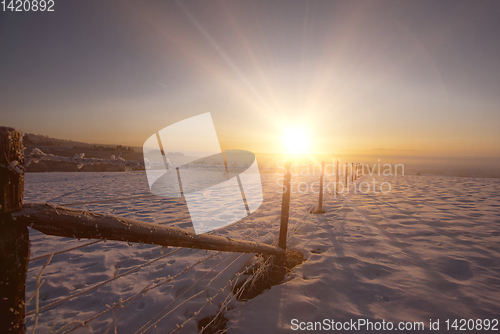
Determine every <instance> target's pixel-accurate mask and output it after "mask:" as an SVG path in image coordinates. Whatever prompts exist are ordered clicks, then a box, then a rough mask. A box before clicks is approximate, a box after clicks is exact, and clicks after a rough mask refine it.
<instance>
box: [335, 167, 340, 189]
mask: <svg viewBox="0 0 500 334" xmlns="http://www.w3.org/2000/svg"><path fill="white" fill-rule="evenodd" d="M339 164H340V160H337V177H336V178H335V194H336V195H338V194H339V190H338V187H339V182H340V177H339V173H340V171H339Z"/></svg>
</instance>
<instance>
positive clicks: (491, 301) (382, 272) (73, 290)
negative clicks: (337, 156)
mask: <svg viewBox="0 0 500 334" xmlns="http://www.w3.org/2000/svg"><path fill="white" fill-rule="evenodd" d="M261 177H262V183H263V190H264V203H263V204H262V206H261V207H260V209H259V210H258V211H257V212H256V213H255V214H253V215H252V216H250V217H247V218H245V219H243V220H242V221H240V222H238V223H236V224H234V225H231V226H228V227H225V228H223V229H220V230H217V231H214V232H212V233H213V234H215V235H222V236H228V237H231V238H239V239H250V240H257V241H263V242H267V243H270V242H272V241H273V240H274V238H275V237H276V236H277V234H278V229H279V221H278V218H279V214H280V206H281V194H279V193H278V192H279V191H280V190H281V187H280V186H279V185H278V182H277V181H278V179H279V178H281V177H282V175H278V174H271V173H267V174H262V175H261ZM318 178H319V177H317V176H296V177H295V176H294V178H293V179H294V182H296V184H297V183H298V182H300V181H304V182H306V183H307V184H311V183H313V182H315V181H318ZM373 178H374V177H372V176H364V177H363V178H362V179H361V180H360V181H369V182H372V179H373ZM375 178H376V180H377V181H378V182H379V184H380V183H381V182H384V181H385V182H390V183H391V185H392V190H391V191H390V192H388V193H380V192H378V193H373V191H370V192H369V193H367V194H363V193H361V192H359V191H357V192H354V189H353V188H352V187H351V188H350V192H349V193H348V194H341V195H339V196H337V197H334V196H332V195H329V194H327V195H326V196H325V201H324V205H323V207H324V209H325V210H326V213H325V214H322V215H312V214H309V213H308V210H309V209H310V208H311V206H313V205H314V204H316V202H317V196H318V195H317V194H314V193H311V192H310V191H309V192H306V193H295V194H292V200H291V215H292V219H291V221H290V227H289V246H290V247H291V248H294V249H297V250H299V251H301V252H303V254H304V256H305V258H306V259H307V260H306V261H305V262H304V263H303V264H301V265H299V266H298V267H296V268H295V269H294V271H293V272H292V273H291V274H289V275H288V276H287V277H286V279H285V283H283V284H280V285H276V286H273V287H272V288H271V289H270V290H267V291H265V292H264V293H263V294H261V295H259V296H257V297H255V298H254V299H251V300H249V301H246V302H237V301H235V300H233V302H232V303H231V309H230V310H229V312H228V313H227V314H226V317H227V318H228V319H229V322H228V324H227V328H228V329H229V331H228V332H229V333H257V332H260V333H282V332H283V333H289V332H292V330H291V325H292V324H291V321H292V319H298V321H302V322H307V321H323V319H334V320H335V321H337V320H343V321H349V320H350V319H353V320H357V319H360V318H364V319H372V321H382V320H385V321H392V322H394V323H395V324H397V323H398V322H400V321H405V322H406V321H411V322H414V321H422V322H424V323H425V325H426V329H428V328H427V326H428V324H429V319H433V320H437V319H438V318H440V319H441V323H440V325H441V332H445V331H444V330H443V327H444V323H443V321H445V320H446V319H451V320H454V319H494V318H496V319H499V320H500V307H499V305H500V197H499V195H500V179H488V178H482V179H481V178H454V177H440V176H404V177H403V176H394V177H384V176H376V177H375ZM326 181H330V180H329V178H327V179H326ZM302 189H304V188H302ZM295 190H296V189H295ZM149 194H150V192H149V188H148V184H147V180H146V175H145V174H144V173H38V174H26V189H25V201H26V202H50V203H56V204H66V205H68V204H72V207H75V208H81V209H86V210H91V211H95V212H101V213H109V214H114V215H117V216H123V217H130V218H135V219H139V220H143V221H147V222H151V223H156V224H167V225H171V226H178V227H181V228H191V226H190V225H191V223H190V220H189V212H188V210H187V207H186V206H185V204H184V202H183V200H182V199H177V198H176V199H162V198H158V197H151V196H149V197H146V196H145V197H138V198H135V199H122V200H119V201H112V200H114V199H119V198H124V197H130V196H143V195H149ZM81 202H84V203H87V204H79V205H73V204H75V203H81ZM30 238H31V241H32V246H31V258H32V259H34V258H36V257H38V256H41V255H44V254H50V253H52V252H56V251H60V250H64V249H67V248H72V247H75V246H78V245H80V244H85V243H88V242H89V240H80V241H79V240H73V239H66V238H59V237H50V236H46V235H43V234H41V233H39V232H37V231H35V230H30ZM173 251H175V253H172V254H170V255H169V252H173ZM252 258H253V256H252V255H250V254H243V255H241V254H229V253H222V254H221V253H217V252H206V251H202V250H191V249H175V248H172V249H162V248H161V247H158V246H151V245H138V244H131V245H128V244H127V243H120V242H114V241H106V242H104V241H101V242H98V243H95V244H92V245H89V246H86V247H82V248H78V249H75V250H71V251H68V252H64V253H61V254H55V255H54V256H53V258H52V260H51V261H50V263H49V265H48V266H47V267H46V268H45V269H44V271H43V274H42V276H41V281H44V283H43V284H42V285H41V287H40V292H39V307H40V309H41V312H40V315H39V318H38V323H37V325H36V331H35V332H37V333H38V332H40V333H47V332H49V331H50V329H51V328H52V327H53V326H54V327H53V329H52V332H53V333H54V332H57V331H58V330H59V329H61V327H62V326H64V325H65V324H68V323H71V322H75V324H76V323H78V321H84V320H87V319H92V317H94V316H96V315H98V314H99V313H101V312H104V311H106V310H107V309H109V307H110V306H113V305H114V304H115V303H117V302H119V301H120V300H122V301H125V302H124V303H123V305H125V306H126V307H124V308H114V309H113V310H111V311H110V312H108V313H104V314H103V315H101V316H99V317H97V318H95V319H93V320H91V321H90V322H88V323H86V325H84V324H82V325H81V326H80V327H78V328H77V329H76V330H75V331H74V332H76V333H88V332H95V333H104V332H106V330H107V329H109V332H110V333H113V332H114V331H115V324H116V329H117V332H118V333H135V332H136V331H139V330H140V329H141V328H142V329H141V330H144V329H146V328H147V327H149V326H150V325H151V324H152V323H154V322H155V321H156V320H158V319H160V318H161V320H160V321H158V323H157V324H156V325H155V326H152V327H151V328H150V329H149V331H148V332H151V333H169V332H170V331H172V330H174V329H176V325H181V324H182V323H184V322H185V321H186V320H188V319H190V318H191V317H193V315H194V314H195V312H197V311H198V310H199V309H200V308H201V307H202V306H204V307H203V308H202V310H201V311H200V313H199V314H197V315H195V316H194V318H193V319H192V320H191V321H188V322H187V323H186V324H185V325H183V326H182V328H181V329H180V331H179V332H181V333H196V332H197V331H198V329H197V321H198V320H199V319H202V318H204V317H206V316H211V315H215V314H216V313H217V311H218V309H219V305H220V303H221V302H222V300H224V299H226V298H231V297H232V292H231V289H230V285H229V284H228V281H229V280H231V279H235V277H236V275H237V273H241V272H242V271H243V270H244V269H245V268H246V267H247V266H248V265H249V264H250V263H251V262H252ZM47 259H48V258H47V257H45V258H41V259H39V260H35V261H33V262H31V263H30V269H29V272H28V282H27V298H29V297H31V295H32V294H33V292H34V291H35V290H36V289H35V287H36V282H37V275H38V273H39V272H40V270H41V269H42V267H43V266H44V264H45V263H46V261H47ZM139 266H142V267H139ZM187 267H190V268H189V269H188V270H186V268H187ZM131 270H135V271H133V272H131V273H130V274H126V275H123V276H120V275H122V274H124V273H126V272H128V271H131ZM169 277H170V278H169ZM106 280H111V281H110V282H108V283H106V284H104V285H102V286H99V287H97V288H96V289H94V290H90V291H88V292H85V291H86V289H89V288H91V287H93V286H95V285H96V284H99V283H100V282H104V281H106ZM145 288H152V289H151V290H149V291H147V292H146V293H141V291H143V289H145ZM81 292H85V293H81ZM79 293H81V295H78V296H77V297H75V298H72V299H69V300H66V301H62V302H61V303H59V304H57V305H55V306H54V307H52V308H49V309H43V307H44V306H46V305H49V304H51V303H53V302H56V301H58V300H61V299H62V298H67V297H68V296H72V295H73V294H79ZM193 296H194V297H193ZM214 296H215V298H214V299H213V300H211V303H208V302H207V300H210V298H212V297H214ZM35 300H36V297H34V298H33V299H32V300H31V301H30V302H29V304H28V307H27V311H28V312H31V313H29V315H28V321H27V327H28V330H30V331H31V329H32V327H33V325H34V323H35V315H34V314H33V312H34V310H35ZM129 301H130V303H129ZM157 315H158V316H157ZM165 315H166V316H165ZM163 316H165V317H163ZM162 317H163V318H162ZM73 327H75V325H74V324H73V325H71V326H68V327H65V328H64V329H62V330H61V332H64V331H65V330H69V329H71V328H73ZM498 328H499V329H500V325H499V326H498ZM358 332H362V331H358ZM379 332H380V331H379ZM421 332H422V331H421ZM433 332H434V333H436V332H437V331H433Z"/></svg>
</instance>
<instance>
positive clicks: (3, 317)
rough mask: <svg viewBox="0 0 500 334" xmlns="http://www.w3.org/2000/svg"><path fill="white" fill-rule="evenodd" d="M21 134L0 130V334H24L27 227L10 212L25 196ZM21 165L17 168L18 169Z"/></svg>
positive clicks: (3, 128) (18, 206) (16, 131)
mask: <svg viewBox="0 0 500 334" xmlns="http://www.w3.org/2000/svg"><path fill="white" fill-rule="evenodd" d="M22 136H23V135H22V133H21V131H19V130H16V129H13V128H8V127H0V189H1V190H0V195H1V197H0V332H1V333H25V330H26V328H25V314H26V308H25V294H26V274H27V273H28V263H29V257H30V241H29V232H28V227H26V225H23V224H17V223H16V222H15V221H14V220H13V219H12V216H11V212H13V211H17V210H20V209H21V208H22V205H23V195H24V171H23V169H22V165H23V164H24V152H23V149H24V148H23V142H22ZM17 165H20V166H17Z"/></svg>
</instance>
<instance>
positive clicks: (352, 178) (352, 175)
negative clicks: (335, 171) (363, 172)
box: [351, 162, 354, 182]
mask: <svg viewBox="0 0 500 334" xmlns="http://www.w3.org/2000/svg"><path fill="white" fill-rule="evenodd" d="M351 181H352V182H354V162H351Z"/></svg>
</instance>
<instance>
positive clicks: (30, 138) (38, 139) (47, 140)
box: [23, 133, 91, 147]
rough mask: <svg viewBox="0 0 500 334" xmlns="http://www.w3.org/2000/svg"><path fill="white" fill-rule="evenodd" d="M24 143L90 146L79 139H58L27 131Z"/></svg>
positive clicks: (30, 144) (31, 144)
mask: <svg viewBox="0 0 500 334" xmlns="http://www.w3.org/2000/svg"><path fill="white" fill-rule="evenodd" d="M23 142H24V145H29V146H79V147H90V146H91V145H90V144H87V143H82V142H79V141H73V140H66V139H56V138H51V137H48V136H43V135H36V134H34V133H26V134H25V135H24V137H23Z"/></svg>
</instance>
